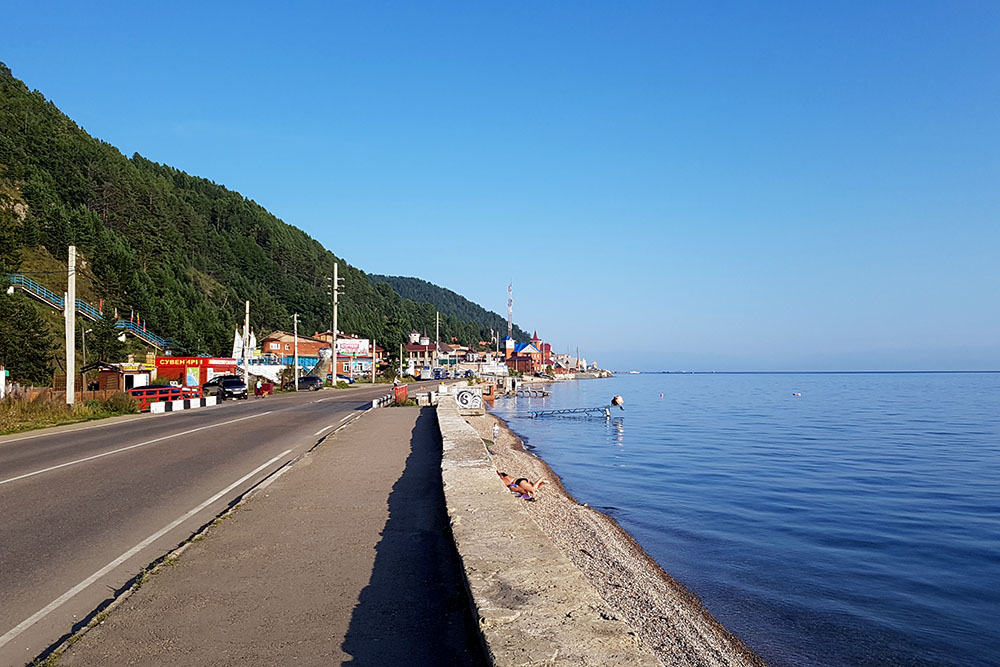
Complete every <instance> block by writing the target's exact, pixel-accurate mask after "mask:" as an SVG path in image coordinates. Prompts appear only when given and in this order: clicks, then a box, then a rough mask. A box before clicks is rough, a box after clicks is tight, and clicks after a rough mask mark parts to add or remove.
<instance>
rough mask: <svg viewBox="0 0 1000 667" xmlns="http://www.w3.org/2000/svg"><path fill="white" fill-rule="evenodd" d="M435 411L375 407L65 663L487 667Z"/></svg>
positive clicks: (126, 606)
mask: <svg viewBox="0 0 1000 667" xmlns="http://www.w3.org/2000/svg"><path fill="white" fill-rule="evenodd" d="M440 462H441V438H440V434H439V432H438V430H437V417H436V415H435V413H434V409H433V408H391V409H388V408H387V409H380V410H374V411H372V412H370V413H368V414H367V415H365V416H363V417H361V418H360V419H358V420H357V421H356V422H354V423H352V424H351V425H350V426H348V427H347V428H345V429H343V430H341V431H339V432H338V433H336V434H334V435H333V436H331V437H329V438H327V440H326V441H325V442H324V443H322V444H321V445H320V446H319V447H318V448H316V449H315V450H314V451H313V452H312V453H310V454H309V455H307V456H306V457H305V458H304V459H302V460H301V461H299V462H298V463H296V464H295V465H294V466H292V467H291V468H290V469H289V470H288V471H287V472H286V473H285V474H283V475H281V476H280V477H278V478H277V479H276V480H274V482H273V483H272V484H270V485H269V486H267V487H266V488H264V489H261V490H259V491H258V492H256V493H255V494H254V495H252V496H251V497H250V498H249V499H248V500H246V501H245V502H244V503H243V504H242V505H240V506H239V507H237V508H236V509H235V510H234V512H233V513H232V514H231V515H229V516H228V517H227V518H225V519H224V520H223V521H221V522H219V523H218V524H217V525H215V526H213V527H212V528H211V529H210V530H209V531H208V533H207V535H206V536H205V538H204V539H200V540H196V541H195V542H193V543H192V544H190V545H189V547H188V548H187V549H186V550H185V551H184V552H183V553H182V554H181V555H180V557H179V558H177V559H176V560H173V561H171V562H170V563H169V564H166V565H165V566H163V567H161V568H160V569H159V570H158V571H157V572H156V573H155V574H153V575H152V576H150V577H149V579H148V581H146V582H144V583H143V585H142V586H141V588H139V590H137V591H136V592H134V593H133V594H132V595H131V596H130V597H128V598H127V599H126V600H124V601H123V602H122V603H121V604H120V605H119V606H118V607H116V608H115V609H113V610H112V612H111V613H110V614H109V615H108V616H107V618H106V619H105V620H104V621H103V623H101V624H100V625H98V626H97V627H95V628H93V629H92V630H90V631H89V632H87V633H86V634H85V635H84V636H83V637H82V638H80V639H79V641H77V642H75V643H74V644H73V645H72V646H71V647H70V648H69V649H68V650H67V651H65V652H64V653H63V654H62V655H61V656H60V657H59V658H58V662H57V664H58V665H60V666H62V665H115V666H118V665H159V664H169V665H171V666H173V667H179V666H185V665H191V666H194V665H198V666H202V665H240V666H244V665H292V664H294V665H331V664H341V663H344V664H350V665H362V666H364V665H403V664H405V665H431V664H433V665H480V664H483V662H482V657H481V655H482V654H481V648H480V646H479V643H478V641H479V640H478V633H477V629H476V622H475V621H474V620H473V619H472V616H471V612H470V611H469V605H468V601H467V598H466V594H465V590H464V587H463V584H462V579H461V576H462V575H461V568H460V565H459V563H458V559H457V555H456V553H455V546H454V543H453V541H452V539H451V536H450V532H449V528H448V520H447V516H446V513H445V508H444V494H443V491H442V487H441V470H440Z"/></svg>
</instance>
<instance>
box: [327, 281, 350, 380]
mask: <svg viewBox="0 0 1000 667" xmlns="http://www.w3.org/2000/svg"><path fill="white" fill-rule="evenodd" d="M339 269H340V262H334V263H333V284H332V286H331V288H330V296H331V298H332V299H333V329H332V330H331V331H330V354H331V359H332V363H331V365H330V376H331V380H332V382H333V384H334V385H336V384H337V308H338V306H339V305H340V278H339V276H338V275H337V273H338V271H339ZM351 377H354V373H353V370H352V372H351Z"/></svg>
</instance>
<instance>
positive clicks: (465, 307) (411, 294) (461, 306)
mask: <svg viewBox="0 0 1000 667" xmlns="http://www.w3.org/2000/svg"><path fill="white" fill-rule="evenodd" d="M368 278H369V280H371V281H372V284H373V285H378V284H379V283H388V284H389V286H390V287H392V289H393V290H394V291H395V292H396V293H397V294H399V296H401V297H403V298H404V299H410V300H412V301H415V302H417V303H425V302H426V303H433V304H434V305H435V306H437V308H438V310H440V311H441V314H442V315H448V316H450V317H454V318H457V319H459V320H466V321H469V322H478V323H479V324H480V325H481V326H488V327H489V328H490V329H493V331H495V332H497V333H499V334H500V337H501V339H502V338H503V337H504V336H506V335H507V318H506V317H504V316H502V315H498V314H497V313H494V312H490V311H488V310H486V309H485V308H483V307H482V306H480V305H479V304H477V303H473V302H472V301H469V300H468V299H466V298H465V297H464V296H462V295H461V294H458V293H457V292H452V291H451V290H450V289H445V288H444V287H438V286H437V285H434V284H433V283H429V282H427V281H426V280H421V279H420V278H406V277H404V276H381V275H378V274H375V273H371V274H369V275H368ZM513 336H514V340H517V341H520V342H522V343H523V342H525V341H527V340H528V339H530V338H531V335H530V334H528V333H526V332H525V331H524V330H522V329H521V327H519V326H517V325H514V334H513ZM483 340H488V339H486V338H484V339H483Z"/></svg>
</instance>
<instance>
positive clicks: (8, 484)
mask: <svg viewBox="0 0 1000 667" xmlns="http://www.w3.org/2000/svg"><path fill="white" fill-rule="evenodd" d="M411 389H413V387H412V386H411ZM389 391H391V387H386V386H385V385H381V386H378V387H374V388H356V389H348V390H324V391H320V392H300V393H298V394H285V395H278V396H270V397H267V398H265V399H252V398H251V399H250V400H246V401H226V402H224V403H222V404H220V405H219V406H217V407H214V408H199V409H195V410H188V411H183V412H176V413H168V414H164V415H143V416H137V417H130V418H125V419H124V420H114V421H104V422H91V423H88V424H80V425H73V426H69V427H63V428H60V429H57V430H56V432H45V433H41V434H38V433H36V434H32V433H27V434H23V435H19V436H5V437H2V438H0V600H2V604H0V665H23V664H25V663H26V662H28V661H30V660H32V659H33V658H34V657H35V656H37V655H39V654H40V653H41V652H43V651H44V650H45V649H46V648H47V647H49V646H51V645H52V644H53V643H54V642H57V641H59V640H60V639H61V638H63V637H64V636H66V635H67V633H69V632H70V631H71V630H73V628H74V626H75V625H76V624H79V623H81V622H82V621H84V620H85V619H87V618H88V616H90V615H92V614H93V612H94V611H95V610H96V609H98V608H99V607H100V606H101V605H102V604H104V603H105V602H106V601H108V600H109V599H111V598H113V596H114V593H115V591H117V590H119V589H121V588H122V587H124V586H126V585H128V584H129V582H131V581H132V580H133V579H134V578H135V577H136V576H137V575H139V574H141V572H142V571H143V569H144V568H145V567H146V566H147V565H149V564H150V563H152V562H154V561H156V560H157V559H158V558H161V557H162V556H163V555H164V554H165V553H167V552H169V551H170V550H172V549H173V548H175V547H176V546H177V545H178V544H181V543H183V542H184V541H186V540H187V539H188V538H189V537H190V536H191V535H192V534H193V533H194V532H196V531H197V530H198V529H199V528H200V527H201V526H203V525H205V524H206V523H209V522H211V521H212V520H213V519H214V518H215V517H216V516H217V515H218V514H219V513H221V512H222V511H224V510H225V508H226V507H227V506H228V505H230V504H231V503H232V502H233V501H234V500H236V499H238V498H239V496H240V495H242V494H243V493H245V492H246V491H247V490H249V489H250V488H252V487H253V486H254V485H256V484H258V483H259V482H260V481H261V480H263V479H265V478H266V477H268V476H269V475H271V474H272V473H274V472H275V471H276V470H278V469H279V468H281V467H282V466H284V465H286V464H287V463H288V462H290V461H292V460H294V459H295V458H296V457H298V456H300V455H301V454H302V453H304V452H305V451H307V450H308V449H309V448H311V447H312V446H314V445H315V444H316V443H317V442H318V441H319V440H321V439H322V438H323V437H325V435H327V434H329V433H331V432H332V431H333V430H335V429H336V428H337V427H338V426H339V425H340V424H341V423H343V422H345V421H347V420H349V419H351V417H352V415H357V414H360V413H361V412H362V411H364V410H366V409H367V408H368V407H370V405H371V400H372V399H373V398H375V397H377V396H381V395H384V394H386V393H387V392H389Z"/></svg>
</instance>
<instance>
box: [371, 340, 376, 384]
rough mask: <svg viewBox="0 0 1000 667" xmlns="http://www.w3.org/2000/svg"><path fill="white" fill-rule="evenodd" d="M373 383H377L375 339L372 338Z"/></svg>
mask: <svg viewBox="0 0 1000 667" xmlns="http://www.w3.org/2000/svg"><path fill="white" fill-rule="evenodd" d="M372 384H375V339H374V338H372Z"/></svg>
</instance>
